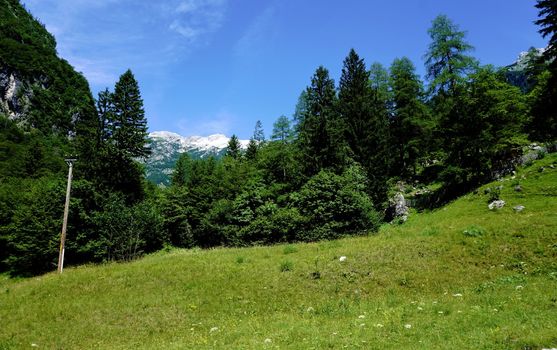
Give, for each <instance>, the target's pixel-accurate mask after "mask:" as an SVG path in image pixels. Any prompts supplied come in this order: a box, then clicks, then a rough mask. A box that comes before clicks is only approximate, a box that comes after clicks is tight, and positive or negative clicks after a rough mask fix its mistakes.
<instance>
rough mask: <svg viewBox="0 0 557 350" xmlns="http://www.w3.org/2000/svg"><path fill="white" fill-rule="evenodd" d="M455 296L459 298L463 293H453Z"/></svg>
mask: <svg viewBox="0 0 557 350" xmlns="http://www.w3.org/2000/svg"><path fill="white" fill-rule="evenodd" d="M453 297H457V298H458V297H462V294H460V293H456V294H453Z"/></svg>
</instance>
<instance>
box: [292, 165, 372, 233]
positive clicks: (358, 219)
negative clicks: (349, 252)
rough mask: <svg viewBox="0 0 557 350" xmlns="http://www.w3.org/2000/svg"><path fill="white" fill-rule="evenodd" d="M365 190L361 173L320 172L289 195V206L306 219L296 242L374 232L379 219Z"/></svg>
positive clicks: (354, 167)
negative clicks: (338, 173)
mask: <svg viewBox="0 0 557 350" xmlns="http://www.w3.org/2000/svg"><path fill="white" fill-rule="evenodd" d="M365 189H366V178H365V175H364V172H363V170H362V169H361V168H359V167H357V166H352V167H350V168H348V169H347V170H346V171H345V172H344V173H343V174H342V175H336V174H334V173H331V172H327V171H321V172H320V173H319V174H317V175H315V176H314V177H312V178H311V179H310V180H309V181H308V182H307V183H306V184H305V185H304V186H302V188H301V189H300V191H299V192H297V193H294V194H292V197H293V198H292V199H293V205H294V206H296V207H297V208H298V210H299V211H300V214H301V215H303V216H305V217H306V218H307V221H306V222H305V225H304V228H305V229H304V230H303V231H302V232H300V233H299V237H298V238H299V239H302V240H305V241H315V240H321V239H333V238H338V237H340V236H342V235H345V234H354V233H358V232H365V231H368V232H373V231H375V230H377V229H378V227H379V222H380V219H379V215H378V213H377V212H376V211H375V210H374V209H373V203H372V201H371V199H370V198H369V196H368V195H367V194H366V192H365Z"/></svg>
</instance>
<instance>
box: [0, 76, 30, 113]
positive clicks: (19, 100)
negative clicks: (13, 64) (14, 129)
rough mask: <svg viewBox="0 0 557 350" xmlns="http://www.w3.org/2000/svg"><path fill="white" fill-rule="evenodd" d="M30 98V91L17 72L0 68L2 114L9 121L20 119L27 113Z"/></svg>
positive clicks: (0, 106) (0, 104)
mask: <svg viewBox="0 0 557 350" xmlns="http://www.w3.org/2000/svg"><path fill="white" fill-rule="evenodd" d="M30 97H31V92H30V89H28V88H27V87H26V84H25V83H24V82H23V81H22V80H21V79H20V78H19V77H18V75H17V74H16V73H15V72H13V71H11V70H10V69H7V68H0V112H2V113H4V114H5V115H6V116H8V118H9V119H20V118H21V117H22V116H24V115H25V114H26V113H27V108H28V106H29V99H30Z"/></svg>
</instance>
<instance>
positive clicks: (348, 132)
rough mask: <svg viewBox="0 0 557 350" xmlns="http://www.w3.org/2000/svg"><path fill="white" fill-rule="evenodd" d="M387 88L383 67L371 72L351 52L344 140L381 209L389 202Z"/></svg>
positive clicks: (345, 77)
mask: <svg viewBox="0 0 557 350" xmlns="http://www.w3.org/2000/svg"><path fill="white" fill-rule="evenodd" d="M387 84H388V75H387V73H386V71H385V70H384V68H383V67H382V66H380V65H378V64H375V65H373V66H372V70H371V71H370V72H368V71H367V70H366V67H365V64H364V60H363V59H361V58H360V57H359V56H358V54H357V53H356V51H354V50H353V49H352V50H350V53H349V54H348V56H347V57H346V58H345V60H344V65H343V68H342V75H341V77H340V83H339V101H338V110H339V112H340V116H341V118H342V121H343V125H345V128H344V138H345V140H346V142H347V144H348V147H349V149H350V151H351V152H350V153H351V154H352V155H353V157H354V160H356V161H357V162H358V163H360V164H361V165H362V166H363V167H364V169H365V170H366V172H367V175H368V177H369V179H370V181H369V182H368V185H369V187H368V189H367V191H368V193H369V194H370V195H371V196H372V198H373V201H374V203H375V205H376V206H377V208H381V207H382V206H383V204H384V202H385V201H386V199H387V186H386V184H387V173H388V170H389V161H388V159H389V157H388V148H387V142H388V140H389V135H388V118H389V116H388V111H387V105H388V101H387V99H386V98H387V88H388V85H387Z"/></svg>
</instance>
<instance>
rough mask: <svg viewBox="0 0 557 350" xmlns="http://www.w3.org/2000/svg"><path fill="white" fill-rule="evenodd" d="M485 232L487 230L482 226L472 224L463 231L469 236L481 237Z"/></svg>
mask: <svg viewBox="0 0 557 350" xmlns="http://www.w3.org/2000/svg"><path fill="white" fill-rule="evenodd" d="M484 232H485V230H484V229H483V228H482V227H480V226H476V225H472V226H469V227H468V228H467V229H466V230H464V231H463V232H462V233H463V234H464V235H465V236H467V237H480V236H483V234H484Z"/></svg>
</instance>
